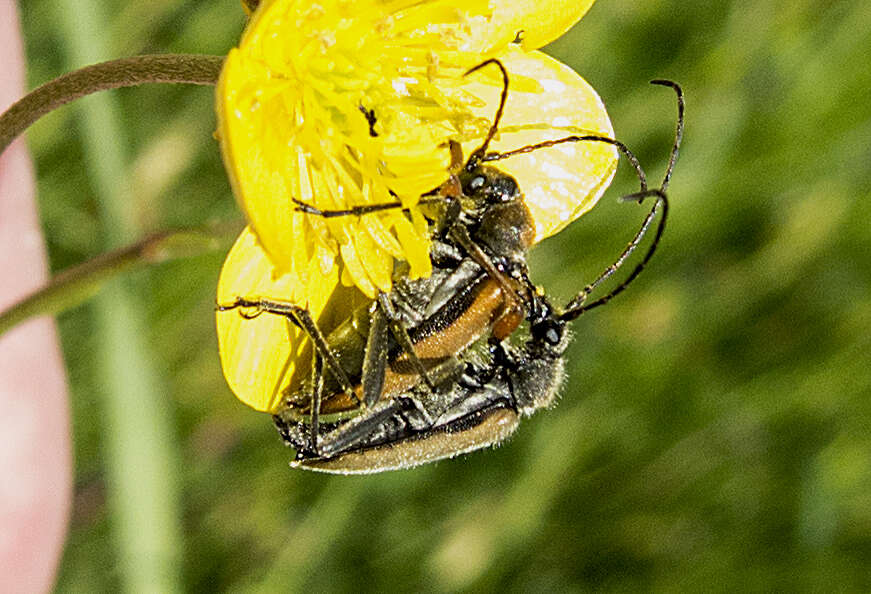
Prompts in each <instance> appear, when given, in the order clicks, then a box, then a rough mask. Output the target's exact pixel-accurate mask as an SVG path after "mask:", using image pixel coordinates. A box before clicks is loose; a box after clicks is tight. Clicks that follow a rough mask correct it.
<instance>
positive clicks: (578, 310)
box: [560, 79, 685, 321]
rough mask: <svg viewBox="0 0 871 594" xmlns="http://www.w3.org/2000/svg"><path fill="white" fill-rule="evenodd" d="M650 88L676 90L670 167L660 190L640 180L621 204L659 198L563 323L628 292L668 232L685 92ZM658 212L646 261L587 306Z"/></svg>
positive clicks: (667, 83)
mask: <svg viewBox="0 0 871 594" xmlns="http://www.w3.org/2000/svg"><path fill="white" fill-rule="evenodd" d="M651 84H655V85H660V86H665V87H670V88H672V89H674V91H675V93H676V94H677V125H676V128H675V134H674V142H673V143H672V148H671V154H670V156H669V160H668V167H667V168H666V172H665V176H664V178H663V180H662V185H661V186H660V187H659V189H655V190H647V189H646V188H645V187H644V186H645V182H644V179H643V178H642V177H641V176H639V178H640V181H641V186H642V190H641V191H640V192H636V193H634V194H629V195H628V196H623V197H622V198H621V201H624V202H629V201H633V202H634V201H637V202H638V203H641V202H642V201H643V200H644V199H645V198H647V197H648V196H656V197H657V200H656V203H655V204H654V205H653V208H652V209H651V210H650V212H649V213H648V214H647V216H646V217H645V218H644V221H643V222H642V223H641V227H640V228H639V230H638V232H636V234H635V236H634V237H633V238H632V241H630V242H629V244H628V245H627V246H626V248H625V249H624V250H623V253H621V254H620V257H619V258H617V260H616V261H615V262H614V263H613V264H611V265H610V266H609V267H608V268H607V269H605V271H604V272H603V273H602V274H600V275H599V277H598V278H597V279H596V280H595V281H593V282H592V283H590V284H589V285H587V286H586V287H584V289H583V290H582V291H581V292H580V293H579V294H578V295H577V296H576V297H575V298H574V299H572V300H571V301H570V302H569V303H568V304H567V305H566V307H565V310H564V311H563V313H562V314H561V315H560V319H562V320H564V321H571V320H574V319H575V318H577V317H578V316H580V315H581V314H582V313H584V312H585V311H587V310H590V309H593V308H595V307H599V306H600V305H605V304H606V303H608V302H609V301H610V300H611V299H613V298H614V297H616V296H617V295H619V294H620V293H622V292H623V291H625V290H626V288H627V287H628V286H629V285H630V284H631V283H632V281H634V280H635V279H636V278H637V277H638V275H639V274H641V271H642V270H644V268H645V266H647V263H648V262H650V260H651V258H653V254H654V253H655V252H656V249H657V248H658V247H659V241H660V239H662V234H663V232H664V231H665V223H666V220H667V219H668V197H667V196H666V193H665V192H666V190H667V189H668V184H669V182H670V181H671V174H672V171H673V170H674V165H675V163H676V162H677V156H678V153H679V151H680V145H681V141H682V140H683V131H684V108H685V103H684V96H683V90H682V89H681V87H680V85H679V84H677V83H675V82H672V81H670V80H662V79H656V80H653V81H651ZM624 154H631V152H629V150H628V149H626V152H624ZM627 158H628V159H629V161H630V162H632V158H629V157H628V156H627ZM639 169H640V167H637V168H636V172H637V171H638V170H639ZM660 204H661V205H662V208H661V209H659V206H660ZM658 209H659V210H661V211H662V214H661V215H660V219H659V224H658V225H657V227H656V235H655V236H654V237H653V241H652V242H651V244H650V247H648V248H647V252H646V253H645V254H644V258H643V259H642V260H641V262H639V263H638V265H636V266H635V268H634V269H633V270H632V272H631V273H630V274H629V276H628V277H626V279H625V280H624V281H623V282H622V283H620V284H619V285H618V286H617V287H615V288H614V289H613V290H611V291H610V292H608V294H606V295H603V296H602V297H600V298H599V299H597V300H596V301H594V302H592V303H590V304H586V303H585V302H586V300H587V298H588V297H589V296H590V293H592V292H593V291H594V290H595V289H596V287H598V286H599V285H600V284H601V283H602V282H604V281H605V280H606V279H607V278H608V277H610V276H611V275H612V274H614V273H615V272H616V271H617V270H618V269H619V268H620V267H621V266H622V265H623V264H624V263H625V261H626V259H627V258H628V257H629V256H630V255H631V254H632V252H633V251H635V249H636V248H637V247H638V246H639V245H640V243H641V240H642V239H643V238H644V236H645V235H646V234H647V231H648V229H649V228H650V225H651V223H652V222H653V218H654V216H655V214H656V211H657V210H658Z"/></svg>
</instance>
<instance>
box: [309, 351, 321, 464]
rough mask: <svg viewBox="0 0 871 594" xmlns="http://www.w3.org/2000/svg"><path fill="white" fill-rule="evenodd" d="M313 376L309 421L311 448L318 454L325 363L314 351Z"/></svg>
mask: <svg viewBox="0 0 871 594" xmlns="http://www.w3.org/2000/svg"><path fill="white" fill-rule="evenodd" d="M312 377H313V378H314V382H315V383H314V386H313V389H312V401H311V419H310V421H309V423H310V426H309V431H310V436H311V448H312V451H313V452H314V453H315V455H318V451H319V450H318V437H319V435H318V434H319V432H320V413H321V400H322V399H323V395H324V363H323V360H322V359H321V357H320V356H319V355H318V354H317V353H314V354H313V355H312Z"/></svg>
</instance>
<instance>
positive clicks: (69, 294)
mask: <svg viewBox="0 0 871 594" xmlns="http://www.w3.org/2000/svg"><path fill="white" fill-rule="evenodd" d="M239 227H240V225H239V224H238V223H236V222H233V223H223V224H221V225H215V226H211V227H198V228H192V229H182V230H178V231H165V232H162V233H155V234H154V235H150V236H149V237H146V238H145V239H143V240H142V241H140V242H138V243H135V244H133V245H130V246H127V247H125V248H121V249H119V250H115V251H112V252H108V253H106V254H102V255H100V256H98V257H96V258H94V259H93V260H89V261H88V262H85V263H83V264H79V265H78V266H73V267H72V268H68V269H66V270H64V271H63V272H61V273H60V274H58V275H56V276H55V277H54V278H53V279H51V281H50V282H49V283H48V284H47V285H45V286H44V287H42V288H41V289H39V290H37V291H36V292H34V293H32V294H30V295H28V296H27V297H25V298H23V299H22V300H20V301H19V302H17V303H16V304H14V305H12V306H11V307H9V308H8V309H6V310H5V311H2V312H0V336H2V335H3V334H4V333H5V332H7V331H8V330H11V329H12V328H13V327H15V326H16V325H18V324H20V323H21V322H24V321H25V320H28V319H30V318H32V317H35V316H39V315H55V314H58V313H61V312H63V311H65V310H67V309H70V308H72V307H75V306H76V305H79V304H80V303H82V302H83V301H85V300H86V299H89V298H90V297H93V296H94V294H95V293H96V292H97V291H98V290H99V289H100V287H101V286H102V285H103V283H104V282H106V281H107V280H109V279H111V278H113V277H115V276H117V275H119V274H121V273H123V272H126V271H127V270H130V269H131V268H134V267H137V266H147V265H153V264H160V263H162V262H167V261H170V260H176V259H179V258H189V257H193V256H197V255H200V254H204V253H208V252H213V251H217V250H221V249H225V248H226V246H227V244H228V243H229V241H228V239H229V238H231V237H234V236H235V235H237V234H238V231H239Z"/></svg>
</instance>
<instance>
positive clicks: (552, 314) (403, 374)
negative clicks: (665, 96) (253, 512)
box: [218, 60, 683, 473]
mask: <svg viewBox="0 0 871 594" xmlns="http://www.w3.org/2000/svg"><path fill="white" fill-rule="evenodd" d="M488 65H494V66H497V67H499V69H500V70H501V72H502V77H503V89H502V95H501V98H500V104H499V108H498V110H497V113H496V116H495V118H494V121H493V124H492V126H491V128H490V130H489V132H488V134H487V136H486V138H485V140H484V142H483V144H482V145H481V147H480V148H478V149H477V150H475V151H474V152H473V153H472V154H471V155H470V156H469V158H468V160H467V161H466V162H465V163H463V162H462V156H461V155H460V154H459V151H458V150H452V155H453V157H454V158H453V161H454V166H453V167H452V171H453V173H452V175H451V176H450V178H449V179H448V181H446V182H445V183H444V184H443V185H442V186H440V187H439V188H437V189H436V190H433V191H432V192H430V193H429V194H427V195H425V196H424V197H422V199H421V201H420V204H421V205H422V206H423V207H424V208H425V209H427V211H430V212H427V214H428V216H429V218H430V220H431V221H432V222H433V224H432V228H431V229H432V231H431V232H432V248H431V252H430V258H431V261H432V265H433V274H432V276H431V277H429V278H426V279H419V280H409V279H408V277H407V274H406V273H405V271H404V270H403V268H402V266H401V265H400V266H398V267H397V269H396V270H395V272H394V288H393V289H392V290H391V292H390V293H389V294H385V293H382V294H379V295H378V297H377V299H376V300H375V301H374V302H372V303H371V304H369V305H367V306H365V307H362V308H360V309H358V310H356V311H354V312H353V313H352V315H351V316H350V317H349V318H348V319H347V320H346V321H345V322H344V323H342V324H340V325H339V326H338V327H337V328H336V329H335V330H333V331H332V332H331V333H330V334H329V335H324V333H323V332H321V330H320V329H319V328H318V326H317V324H316V323H315V322H314V320H313V319H312V316H311V315H310V313H309V312H308V311H307V310H305V309H304V308H301V307H298V306H295V305H293V304H290V303H288V302H284V301H280V300H273V299H262V298H246V297H239V298H237V299H236V300H235V301H234V302H232V303H228V304H219V305H218V309H219V310H220V311H227V310H234V309H238V310H239V311H240V313H241V314H242V315H243V316H245V317H254V316H257V315H260V314H262V313H269V314H273V315H280V316H284V317H286V318H287V319H288V320H290V321H291V322H292V323H294V324H296V325H297V326H299V327H301V328H302V329H303V330H305V332H306V333H307V334H308V335H309V337H310V338H311V340H312V343H313V345H314V354H313V358H312V371H311V374H310V376H309V377H308V378H307V381H305V382H303V386H302V388H301V389H300V390H298V391H296V392H294V393H287V394H285V395H284V400H283V405H282V406H281V408H280V409H279V410H278V411H277V412H276V414H275V422H276V425H277V426H278V428H279V431H280V432H281V434H282V436H283V437H284V439H285V441H286V442H287V443H288V444H289V445H291V446H293V447H294V448H295V449H296V452H297V454H296V460H295V462H294V465H296V466H300V467H304V468H310V469H316V470H323V471H327V472H338V473H370V472H379V471H383V470H390V469H396V468H407V467H411V466H415V465H419V464H423V463H426V462H430V461H433V460H438V459H441V458H447V457H452V456H455V455H458V454H460V453H464V452H468V451H472V450H475V449H479V448H482V447H485V446H488V445H493V444H497V443H499V442H501V441H502V440H504V439H505V438H506V437H508V436H509V435H510V434H511V433H512V432H513V431H514V430H515V429H516V427H517V425H518V423H519V420H520V418H521V417H522V416H525V415H529V414H531V413H533V412H534V411H536V410H538V409H540V408H543V407H546V406H547V405H549V404H550V403H551V402H552V401H553V399H554V397H555V395H556V392H557V390H558V388H559V386H560V384H561V382H562V378H563V367H564V362H563V353H564V351H565V349H566V346H567V344H568V335H567V330H566V325H567V323H568V322H570V321H572V320H574V319H575V318H577V317H578V316H579V315H580V314H581V313H583V312H584V311H586V310H588V309H591V308H593V307H596V306H598V305H601V304H603V303H605V302H607V301H608V300H610V299H611V298H612V297H614V296H615V295H616V294H618V293H620V292H621V291H622V290H624V289H625V288H626V286H628V284H629V283H630V282H632V280H633V279H634V278H635V277H636V276H637V275H638V273H639V272H640V271H641V269H642V268H643V267H644V266H645V265H646V263H647V262H648V261H649V260H650V258H651V257H652V255H653V253H654V251H655V249H656V247H657V245H658V242H659V239H660V237H661V235H662V232H663V229H664V225H665V221H666V215H667V207H668V204H667V199H666V195H665V191H666V189H667V186H668V182H669V179H670V176H671V172H672V168H673V166H674V162H675V159H676V157H677V152H678V147H679V144H680V139H681V136H682V128H683V97H682V93H681V91H680V88H679V87H678V86H677V85H676V84H674V83H671V82H668V81H654V83H655V84H662V85H666V86H670V87H672V88H673V89H674V90H675V91H676V92H677V95H678V107H679V114H678V126H677V133H676V136H675V142H674V146H673V148H672V153H671V158H670V161H669V165H668V169H667V172H666V175H665V178H664V181H663V183H662V185H661V187H660V188H658V189H649V188H648V187H647V182H646V178H645V175H644V172H643V170H642V168H641V167H640V165H639V164H638V161H637V159H636V158H635V156H634V155H633V154H632V153H631V151H629V149H628V148H626V147H625V145H623V144H622V143H620V142H619V141H616V140H614V139H611V138H607V137H603V136H598V135H584V136H569V137H565V138H560V139H556V140H552V141H546V142H543V143H539V144H536V145H530V146H525V147H522V148H519V149H515V150H512V151H508V152H503V153H488V152H487V148H488V146H489V143H490V141H491V140H492V138H493V137H494V136H495V134H496V132H497V130H498V126H499V121H500V118H501V114H502V112H503V109H504V106H505V102H506V100H507V96H508V75H507V73H506V71H505V68H504V67H503V66H502V64H501V63H499V62H498V61H496V60H488V61H486V62H484V63H482V64H480V65H478V66H476V67H475V68H473V69H472V70H470V71H469V73H471V72H473V71H475V70H478V69H480V68H482V67H485V66H488ZM364 115H367V119H368V114H364ZM372 117H373V118H374V115H372ZM567 142H604V143H608V144H611V145H613V146H615V147H617V148H618V149H619V150H620V152H622V153H623V154H624V155H625V156H626V157H627V159H628V160H629V161H630V163H631V164H632V166H633V167H634V169H635V171H636V173H637V175H638V177H639V181H640V185H641V189H640V191H639V192H638V193H636V194H632V195H630V196H628V197H626V198H627V199H632V200H636V201H639V202H640V201H641V200H643V199H644V198H645V197H648V196H655V197H656V199H657V200H656V204H654V206H653V208H652V209H651V210H650V212H649V213H648V215H647V217H646V218H645V220H644V223H643V224H642V226H641V228H640V230H639V231H638V233H637V234H636V236H635V237H634V239H633V240H632V242H630V243H629V245H628V246H627V248H626V249H625V250H624V252H623V253H622V254H621V256H620V257H619V258H618V260H617V261H616V262H615V263H614V264H612V265H611V266H609V267H608V268H607V269H606V270H605V272H604V273H603V274H602V275H600V276H599V277H598V278H597V279H596V280H595V281H594V282H593V283H591V284H589V285H587V286H586V287H585V288H584V289H583V291H581V293H579V295H578V296H577V297H575V298H574V299H572V300H571V301H570V302H569V303H568V304H567V305H566V306H565V307H564V308H559V309H557V308H554V307H552V306H551V305H550V304H549V302H548V300H547V298H546V297H545V296H544V295H543V293H541V292H540V291H539V290H538V289H537V288H536V287H534V286H533V284H532V283H531V281H530V280H529V276H528V269H527V264H526V255H527V250H528V249H529V247H530V245H531V243H532V240H533V237H534V227H533V221H532V218H531V216H530V214H529V211H528V210H527V208H526V206H525V204H524V202H523V196H522V194H521V191H520V189H519V188H518V185H517V182H516V181H515V180H514V178H512V177H511V176H509V175H507V174H505V173H503V172H501V171H499V170H498V169H496V168H493V167H490V166H487V165H486V164H485V163H488V162H491V161H497V160H501V159H505V158H509V157H511V156H513V155H517V154H522V153H526V152H531V151H534V150H538V149H541V148H545V147H550V146H555V145H557V144H561V143H567ZM452 149H456V147H452ZM660 205H661V208H660ZM297 206H298V210H300V211H302V212H305V213H308V214H309V215H310V216H321V217H337V216H365V215H366V214H368V213H371V212H374V211H378V210H384V209H389V208H401V205H399V204H398V203H388V204H382V205H369V206H364V207H359V208H356V209H350V210H346V211H321V210H318V209H315V208H314V207H311V206H309V205H307V204H304V203H297ZM658 210H661V215H660V219H659V224H658V227H657V229H656V234H655V237H654V239H653V240H652V242H651V243H650V245H649V247H648V249H647V252H646V254H645V255H644V257H643V259H642V260H641V262H640V263H639V264H637V265H636V267H635V268H634V270H633V271H632V273H630V275H629V276H628V277H627V279H626V280H624V281H623V282H622V283H621V284H620V285H618V286H617V287H616V288H615V289H613V290H612V291H611V292H609V293H608V294H606V295H605V296H603V297H601V298H599V299H598V300H596V301H594V302H592V303H586V301H587V298H588V296H589V295H590V293H591V292H592V291H593V290H594V289H595V288H596V287H597V286H598V285H599V284H600V283H601V282H603V281H604V280H605V279H606V278H608V277H610V276H611V275H612V274H613V273H614V272H615V271H616V270H617V269H618V268H619V267H620V266H621V265H622V264H623V263H624V261H625V260H626V259H627V258H628V257H629V255H630V254H631V253H632V252H633V251H634V250H635V249H636V248H637V247H638V246H639V244H640V243H641V240H642V238H643V236H644V235H645V234H646V232H647V231H648V229H649V227H650V225H651V224H652V222H653V220H654V218H655V215H656V212H657V211H658ZM524 320H525V321H526V322H527V323H528V331H527V334H528V336H526V338H525V339H522V340H520V341H519V342H512V341H510V340H509V338H511V337H512V335H513V334H515V331H516V330H517V329H518V327H519V326H520V325H521V324H522V323H523V322H524Z"/></svg>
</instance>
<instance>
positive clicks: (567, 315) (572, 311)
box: [559, 189, 668, 322]
mask: <svg viewBox="0 0 871 594" xmlns="http://www.w3.org/2000/svg"><path fill="white" fill-rule="evenodd" d="M648 196H656V197H657V200H656V203H655V204H654V205H653V208H651V209H650V212H648V213H647V216H646V217H644V221H642V223H641V227H640V228H639V229H638V231H637V232H636V233H635V236H634V237H633V238H632V241H630V242H629V244H628V245H627V246H626V248H625V249H624V250H623V252H622V253H621V254H620V257H619V258H617V260H616V261H615V262H614V263H613V264H611V265H610V266H608V268H606V269H605V271H604V272H603V273H602V274H600V275H599V277H598V278H597V279H596V280H594V281H593V282H592V283H590V284H589V285H587V286H586V287H584V289H583V290H582V291H581V292H580V293H579V294H578V295H577V296H576V297H575V298H574V299H572V300H571V301H569V302H568V304H566V306H565V309H564V311H563V313H562V314H560V316H559V318H560V319H561V320H563V321H566V322H570V321H572V320H574V319H576V318H577V317H578V316H580V315H581V314H582V313H584V312H585V311H587V310H590V309H593V308H595V307H599V306H600V305H605V304H606V303H608V302H609V301H611V299H613V298H614V297H616V296H617V295H619V294H620V293H622V292H623V291H625V290H626V288H627V287H628V286H629V285H630V284H632V281H634V280H635V279H636V278H637V277H638V275H639V274H641V271H642V270H644V268H645V267H646V266H647V263H648V262H650V260H651V258H653V254H654V253H656V248H658V247H659V240H660V239H662V234H663V232H664V231H665V222H666V220H667V219H668V197H667V196H666V195H665V192H663V191H662V190H659V189H655V190H646V191H644V192H636V193H635V194H629V195H628V196H624V197H623V198H622V200H624V201H637V202H639V203H640V202H641V201H642V200H644V198H647V197H648ZM660 204H661V205H662V208H659V206H660ZM657 211H661V212H662V214H661V215H660V218H659V224H658V225H657V226H656V235H654V237H653V241H652V242H651V243H650V247H648V248H647V252H646V253H645V254H644V258H643V259H642V260H641V262H639V263H638V264H637V265H636V266H635V268H634V269H633V270H632V272H631V273H630V274H629V276H627V277H626V279H625V280H624V281H623V282H621V283H620V284H619V285H617V286H616V287H614V289H613V290H611V291H609V292H608V294H606V295H603V296H602V297H600V298H598V299H596V300H595V301H593V302H592V303H589V304H587V303H586V301H587V298H588V297H589V296H590V293H592V292H593V291H594V290H595V289H596V287H598V286H599V285H600V284H602V283H603V282H604V281H605V280H606V279H608V278H609V277H610V276H611V275H612V274H614V273H615V272H617V270H619V269H620V267H621V266H623V264H624V263H625V262H626V260H627V259H628V258H629V256H630V255H631V254H632V252H634V251H635V248H637V247H638V246H639V245H640V244H641V240H642V239H643V238H644V236H645V235H647V231H648V230H649V229H650V225H651V223H652V222H653V219H654V218H655V216H656V213H657Z"/></svg>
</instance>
